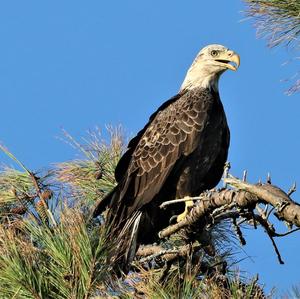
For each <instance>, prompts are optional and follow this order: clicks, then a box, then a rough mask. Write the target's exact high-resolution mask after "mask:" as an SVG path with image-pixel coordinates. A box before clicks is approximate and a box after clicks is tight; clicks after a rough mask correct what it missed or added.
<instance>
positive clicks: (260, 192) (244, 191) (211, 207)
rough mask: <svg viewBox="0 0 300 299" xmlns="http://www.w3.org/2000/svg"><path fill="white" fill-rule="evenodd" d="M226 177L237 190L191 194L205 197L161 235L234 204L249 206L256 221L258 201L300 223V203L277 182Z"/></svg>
mask: <svg viewBox="0 0 300 299" xmlns="http://www.w3.org/2000/svg"><path fill="white" fill-rule="evenodd" d="M224 181H225V182H226V184H228V185H230V186H232V187H233V188H235V190H234V189H221V190H211V191H207V192H204V193H202V194H201V195H200V196H198V197H196V198H195V199H194V198H193V197H191V198H190V200H198V199H199V197H201V198H202V199H201V200H200V201H197V202H196V203H195V204H194V206H193V207H192V208H191V210H190V212H189V213H188V214H187V216H186V217H185V219H183V220H182V221H180V222H178V223H176V224H174V225H171V226H169V227H167V228H166V229H164V230H162V231H161V232H160V233H159V236H160V238H166V237H168V236H170V235H172V234H174V233H176V232H178V231H179V230H181V229H183V228H187V227H191V226H194V225H196V224H197V223H199V221H200V220H201V219H202V220H203V219H204V217H205V216H207V215H212V214H213V212H214V211H215V210H216V209H219V208H221V209H222V208H224V207H226V206H227V207H232V205H234V206H236V208H239V209H242V210H243V209H248V210H249V211H250V213H252V218H253V221H254V223H255V221H256V220H257V217H256V216H255V214H254V213H253V209H254V208H255V206H256V204H257V203H264V204H270V205H271V206H272V207H274V209H275V210H276V213H275V215H276V216H277V218H278V219H279V220H285V221H286V222H288V223H290V224H294V225H296V226H298V227H300V205H299V204H297V203H295V202H294V201H293V200H292V199H291V198H290V197H289V196H288V194H287V193H286V192H284V191H283V190H281V189H280V188H278V187H277V186H274V185H271V184H270V183H267V184H256V185H253V184H249V183H247V182H245V181H242V180H239V179H237V178H235V177H233V176H230V177H227V178H224ZM268 181H270V178H269V179H268ZM260 224H261V223H260Z"/></svg>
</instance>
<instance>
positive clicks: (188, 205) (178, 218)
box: [177, 196, 194, 222]
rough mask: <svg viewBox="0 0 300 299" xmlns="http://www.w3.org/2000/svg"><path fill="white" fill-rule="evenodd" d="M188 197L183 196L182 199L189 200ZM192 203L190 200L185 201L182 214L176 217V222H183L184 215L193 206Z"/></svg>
mask: <svg viewBox="0 0 300 299" xmlns="http://www.w3.org/2000/svg"><path fill="white" fill-rule="evenodd" d="M189 198H190V197H189V196H185V197H184V199H189ZM193 204H194V202H193V201H192V200H187V201H186V202H185V209H184V212H183V213H182V214H179V215H178V216H177V222H180V221H181V220H183V219H184V218H185V217H186V215H187V214H188V212H189V210H190V208H191V207H192V206H193Z"/></svg>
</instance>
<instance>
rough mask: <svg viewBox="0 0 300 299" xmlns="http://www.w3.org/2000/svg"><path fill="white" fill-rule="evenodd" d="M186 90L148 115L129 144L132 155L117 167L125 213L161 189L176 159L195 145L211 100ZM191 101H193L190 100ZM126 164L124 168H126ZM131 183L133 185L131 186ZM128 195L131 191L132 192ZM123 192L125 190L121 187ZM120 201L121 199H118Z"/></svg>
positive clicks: (149, 199) (144, 202) (187, 152)
mask: <svg viewBox="0 0 300 299" xmlns="http://www.w3.org/2000/svg"><path fill="white" fill-rule="evenodd" d="M189 97H190V95H189V93H188V92H187V93H185V94H183V95H181V96H180V97H174V98H175V100H174V101H173V102H171V103H169V105H167V106H164V108H163V109H160V110H159V111H157V112H156V113H155V114H154V116H152V117H151V118H150V120H151V121H150V123H149V124H147V125H146V127H145V128H144V129H143V130H142V131H141V132H140V133H139V134H138V136H139V139H135V138H137V137H135V138H134V139H133V140H134V141H131V142H130V143H129V145H131V146H132V147H131V148H129V151H130V154H131V157H130V159H129V157H126V159H127V160H126V161H125V162H126V163H125V162H124V161H122V160H121V162H120V163H123V165H122V168H121V167H119V168H117V170H116V177H119V179H121V173H120V171H121V169H122V171H123V175H122V179H123V180H126V181H127V182H129V183H126V184H125V185H126V186H127V191H125V193H123V194H124V197H126V204H127V206H128V207H130V208H128V213H129V214H130V211H131V212H133V211H134V210H136V209H140V208H141V207H142V206H144V205H145V204H147V203H148V202H150V201H151V199H153V197H154V196H155V195H156V194H157V193H158V192H159V191H160V189H161V188H162V186H163V184H164V182H165V181H166V178H167V177H168V175H169V174H170V172H171V171H172V169H173V167H174V165H175V164H176V162H177V160H178V159H180V157H182V156H183V155H189V154H190V153H191V152H193V150H195V147H196V146H197V144H198V140H200V138H201V133H202V131H203V129H204V128H205V124H206V122H207V114H208V111H209V106H210V104H211V103H210V102H207V101H206V105H203V102H201V98H199V97H201V95H198V96H197V97H196V96H195V95H193V96H192V97H190V98H189ZM190 102H192V104H191V103H190ZM125 165H127V169H125ZM130 184H133V186H134V188H131V187H130ZM132 190H134V191H133V193H132V194H130V192H132ZM123 192H124V190H123ZM120 200H122V199H120Z"/></svg>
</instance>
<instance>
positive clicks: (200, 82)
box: [181, 45, 240, 92]
mask: <svg viewBox="0 0 300 299" xmlns="http://www.w3.org/2000/svg"><path fill="white" fill-rule="evenodd" d="M239 65H240V56H239V55H238V54H237V53H235V52H234V51H232V50H230V49H228V48H226V47H224V46H222V45H209V46H206V47H204V48H203V49H202V50H201V51H200V52H199V53H198V55H197V56H196V58H195V60H194V62H193V63H192V65H191V67H190V68H189V70H188V72H187V74H186V77H185V79H184V81H183V84H182V86H181V90H183V89H193V88H195V87H203V88H210V89H213V90H214V91H216V92H217V91H218V82H219V78H220V76H221V74H222V73H224V72H225V71H226V70H228V69H229V70H232V71H236V70H237V69H238V67H239Z"/></svg>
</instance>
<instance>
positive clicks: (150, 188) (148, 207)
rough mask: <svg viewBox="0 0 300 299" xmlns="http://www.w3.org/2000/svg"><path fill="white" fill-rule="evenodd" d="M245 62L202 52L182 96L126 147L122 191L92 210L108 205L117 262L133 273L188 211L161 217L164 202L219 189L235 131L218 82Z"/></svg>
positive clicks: (215, 48) (215, 49)
mask: <svg viewBox="0 0 300 299" xmlns="http://www.w3.org/2000/svg"><path fill="white" fill-rule="evenodd" d="M229 62H235V63H236V64H237V67H238V65H239V57H238V55H237V54H235V53H234V52H233V51H230V50H228V49H226V48H225V47H223V46H220V45H211V46H208V47H206V48H204V49H203V50H202V51H201V52H200V53H199V54H198V56H197V57H196V59H195V61H194V63H193V64H192V66H191V68H190V69H189V71H188V73H187V76H186V78H185V81H184V83H183V85H182V87H181V90H180V92H179V93H178V94H177V95H176V96H174V97H173V98H171V99H170V100H168V101H167V102H165V103H164V104H163V105H162V106H161V107H160V108H159V109H158V110H157V111H156V112H155V113H154V114H153V115H152V116H151V117H150V119H149V122H148V123H147V124H146V126H145V127H144V128H143V129H142V130H141V131H140V132H139V133H138V134H137V136H136V137H134V138H133V139H132V140H131V141H130V142H129V144H128V150H127V152H126V153H125V154H124V155H123V157H122V158H121V160H120V162H119V164H118V166H117V168H116V170H115V177H116V180H117V183H118V184H117V186H116V187H115V188H114V189H113V190H112V192H111V193H110V194H108V196H106V197H105V198H104V199H103V200H102V201H101V202H100V203H98V204H97V205H96V207H95V209H94V212H93V215H94V216H97V215H99V214H100V213H101V212H102V211H103V209H104V208H105V207H106V206H108V207H109V212H108V216H107V220H106V223H107V225H108V227H109V229H108V231H109V233H110V235H111V237H112V238H113V240H116V246H115V247H114V249H113V251H112V252H111V262H112V263H114V265H115V266H117V267H119V268H120V269H121V270H122V271H124V272H127V271H128V269H129V265H130V262H131V261H132V259H133V257H134V254H135V252H136V250H137V248H138V246H139V244H142V243H152V242H154V241H155V240H157V238H158V232H159V231H160V230H161V229H162V228H164V227H166V226H167V225H168V224H169V220H170V217H171V216H172V215H175V214H179V213H180V212H182V211H183V205H174V206H173V205H171V206H170V208H168V209H166V210H161V209H160V208H159V205H160V204H161V203H162V202H163V201H166V200H171V199H175V198H182V197H184V196H195V195H198V194H200V193H201V192H202V191H204V190H206V189H210V188H213V187H214V186H216V185H217V184H218V182H219V180H220V178H221V176H222V173H223V168H224V164H225V162H226V159H227V153H228V147H229V129H228V126H227V121H226V116H225V113H224V109H223V105H222V103H221V100H220V97H219V93H218V87H217V86H218V79H219V76H220V75H221V74H222V73H223V72H224V71H225V70H226V69H228V68H229V69H236V67H235V66H233V65H231V64H229Z"/></svg>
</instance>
